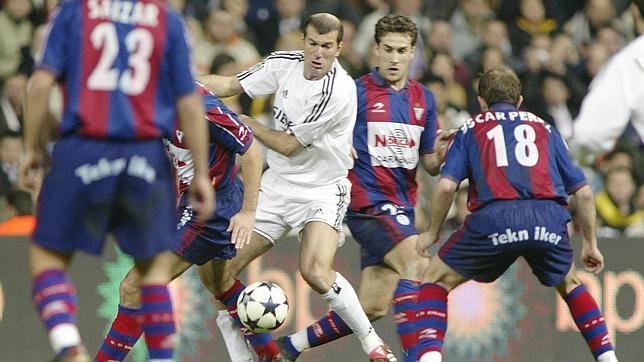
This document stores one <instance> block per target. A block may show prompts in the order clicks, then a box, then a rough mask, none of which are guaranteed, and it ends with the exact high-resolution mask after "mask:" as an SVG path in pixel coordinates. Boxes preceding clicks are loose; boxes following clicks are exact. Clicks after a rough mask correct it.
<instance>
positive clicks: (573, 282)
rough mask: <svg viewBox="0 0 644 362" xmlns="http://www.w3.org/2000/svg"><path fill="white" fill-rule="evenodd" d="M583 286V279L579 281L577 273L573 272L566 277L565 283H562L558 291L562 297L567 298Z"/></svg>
mask: <svg viewBox="0 0 644 362" xmlns="http://www.w3.org/2000/svg"><path fill="white" fill-rule="evenodd" d="M581 284H582V282H581V279H579V277H578V276H577V273H575V272H571V273H568V275H566V277H565V278H564V280H563V282H561V284H559V285H558V286H557V288H556V289H557V291H558V292H559V294H560V295H561V296H562V297H565V296H566V295H568V294H570V292H572V291H573V290H574V289H575V288H577V287H578V286H580V285H581Z"/></svg>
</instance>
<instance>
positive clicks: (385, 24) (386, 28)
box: [374, 14, 418, 46]
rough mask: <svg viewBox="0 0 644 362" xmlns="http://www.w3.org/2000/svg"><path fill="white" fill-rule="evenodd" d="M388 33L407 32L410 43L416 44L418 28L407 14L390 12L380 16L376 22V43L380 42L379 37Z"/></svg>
mask: <svg viewBox="0 0 644 362" xmlns="http://www.w3.org/2000/svg"><path fill="white" fill-rule="evenodd" d="M388 33H402V34H407V35H409V37H410V38H411V45H412V46H414V45H416V39H417V38H418V28H417V27H416V24H415V23H414V21H413V20H411V18H410V17H408V16H404V15H391V14H390V15H387V16H384V17H382V18H380V19H379V20H378V22H377V23H376V34H375V35H374V38H375V40H376V44H380V39H382V37H383V36H384V35H385V34H388Z"/></svg>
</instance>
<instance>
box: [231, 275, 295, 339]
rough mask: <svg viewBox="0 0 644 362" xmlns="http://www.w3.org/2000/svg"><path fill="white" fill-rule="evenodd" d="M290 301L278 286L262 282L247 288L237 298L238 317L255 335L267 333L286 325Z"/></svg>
mask: <svg viewBox="0 0 644 362" xmlns="http://www.w3.org/2000/svg"><path fill="white" fill-rule="evenodd" d="M287 314H288V300H287V298H286V294H284V291H283V290H282V288H280V287H279V286H278V285H277V284H275V283H271V282H266V281H261V282H255V283H253V284H251V285H249V286H247V287H246V288H245V289H244V290H243V291H242V292H241V294H240V295H239V298H237V315H238V316H239V319H240V320H241V322H242V324H243V325H244V326H245V327H246V328H248V329H250V330H252V331H253V332H255V333H266V332H271V331H274V330H275V329H277V328H278V327H279V326H281V325H282V323H284V320H285V319H286V316H287Z"/></svg>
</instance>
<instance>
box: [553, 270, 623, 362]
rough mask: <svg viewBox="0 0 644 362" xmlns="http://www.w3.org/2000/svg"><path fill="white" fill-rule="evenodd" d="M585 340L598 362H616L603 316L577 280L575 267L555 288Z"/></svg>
mask: <svg viewBox="0 0 644 362" xmlns="http://www.w3.org/2000/svg"><path fill="white" fill-rule="evenodd" d="M556 289H557V292H558V293H559V295H561V297H562V298H563V299H564V301H565V302H566V304H567V305H568V308H569V309H570V313H571V314H572V317H573V319H574V321H575V324H576V325H577V327H578V328H579V331H580V332H581V334H582V336H583V337H584V339H585V340H586V343H587V344H588V347H589V348H590V351H591V352H592V353H593V356H594V357H595V358H596V359H597V360H598V361H600V362H616V361H617V357H616V355H615V350H614V348H613V345H612V343H611V340H610V336H609V335H608V328H607V327H606V322H605V321H604V316H603V314H602V312H601V311H600V310H599V306H598V305H597V303H596V302H595V299H594V298H593V297H592V296H591V295H590V293H588V290H587V289H586V286H585V285H584V284H583V283H582V282H581V280H579V278H578V277H577V274H576V270H575V266H574V265H572V266H571V267H570V271H569V272H568V274H566V277H565V278H564V280H563V281H562V282H561V283H559V284H558V285H557V286H556Z"/></svg>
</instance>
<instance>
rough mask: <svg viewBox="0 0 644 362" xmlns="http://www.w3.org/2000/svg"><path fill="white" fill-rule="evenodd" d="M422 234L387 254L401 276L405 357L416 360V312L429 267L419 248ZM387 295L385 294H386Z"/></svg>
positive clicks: (398, 319)
mask: <svg viewBox="0 0 644 362" xmlns="http://www.w3.org/2000/svg"><path fill="white" fill-rule="evenodd" d="M417 240H418V235H411V236H408V237H406V238H405V239H403V240H402V241H400V242H398V243H397V244H396V245H395V246H394V247H393V248H392V249H391V250H390V251H389V252H388V253H387V254H386V255H385V257H384V261H385V264H386V265H388V266H389V267H391V268H392V269H394V270H395V271H396V272H397V274H398V276H399V278H400V279H399V280H398V281H397V287H396V290H395V291H394V297H393V306H394V312H395V317H394V322H395V323H396V330H397V332H398V336H399V337H400V346H401V347H402V350H403V354H404V355H405V361H415V360H416V354H417V350H416V345H417V339H416V312H417V303H418V294H419V292H420V280H421V278H422V273H423V271H424V270H425V269H426V268H427V265H428V263H429V261H428V259H426V258H423V257H421V256H420V255H418V253H417V252H416V242H417ZM383 297H384V295H383Z"/></svg>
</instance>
